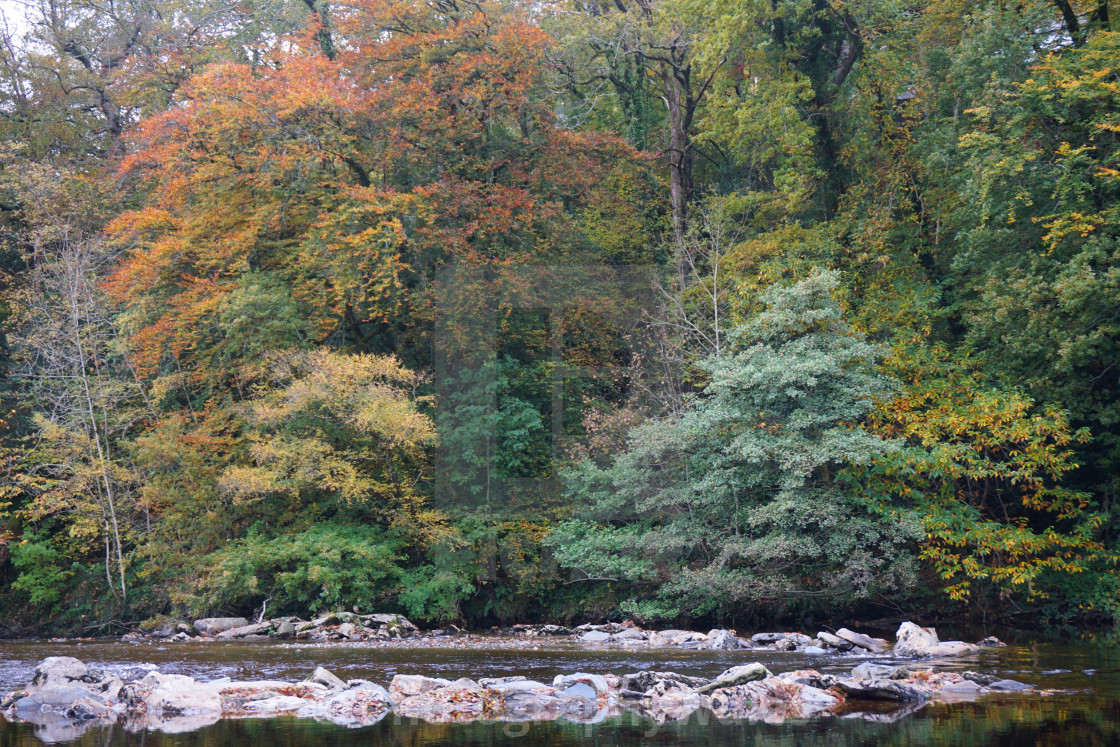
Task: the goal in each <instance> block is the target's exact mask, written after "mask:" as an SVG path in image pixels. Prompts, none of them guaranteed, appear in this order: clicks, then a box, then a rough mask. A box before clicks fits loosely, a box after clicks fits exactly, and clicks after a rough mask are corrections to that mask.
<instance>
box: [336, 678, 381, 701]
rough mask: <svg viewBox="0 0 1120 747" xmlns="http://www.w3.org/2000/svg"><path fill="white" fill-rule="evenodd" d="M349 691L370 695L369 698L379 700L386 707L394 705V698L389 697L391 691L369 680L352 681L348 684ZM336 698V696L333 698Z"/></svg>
mask: <svg viewBox="0 0 1120 747" xmlns="http://www.w3.org/2000/svg"><path fill="white" fill-rule="evenodd" d="M346 686H347V687H346V689H347V690H362V691H364V692H367V693H369V697H373V698H377V699H378V700H380V701H382V702H383V703H385V704H386V705H392V703H393V698H392V697H391V696H390V695H389V691H388V690H386V689H385V688H383V687H382V686H381V685H378V684H376V683H374V682H370V681H369V680H350V681H349V682H347V683H346ZM331 697H332V698H333V697H335V696H334V695H332V696H331Z"/></svg>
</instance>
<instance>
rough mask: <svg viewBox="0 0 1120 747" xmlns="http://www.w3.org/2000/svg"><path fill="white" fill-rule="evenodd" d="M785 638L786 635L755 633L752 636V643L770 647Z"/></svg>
mask: <svg viewBox="0 0 1120 747" xmlns="http://www.w3.org/2000/svg"><path fill="white" fill-rule="evenodd" d="M785 637H786V634H785V633H755V634H754V635H752V636H751V643H753V644H756V645H759V646H768V645H770V644H771V643H777V642H778V641H780V640H782V639H784V638H785Z"/></svg>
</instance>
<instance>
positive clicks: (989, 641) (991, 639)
mask: <svg viewBox="0 0 1120 747" xmlns="http://www.w3.org/2000/svg"><path fill="white" fill-rule="evenodd" d="M976 645H977V646H995V647H1001V646H1006V645H1007V644H1006V643H1004V642H1003V641H1001V640H1000V639H998V638H996V637H995V636H994V635H990V636H988V637H987V638H985V639H983V640H982V641H978V642H977V643H976Z"/></svg>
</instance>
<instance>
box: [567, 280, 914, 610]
mask: <svg viewBox="0 0 1120 747" xmlns="http://www.w3.org/2000/svg"><path fill="white" fill-rule="evenodd" d="M837 283H838V275H837V274H836V273H832V272H823V271H821V272H817V273H814V274H813V275H812V276H810V277H809V278H807V279H805V280H803V281H801V282H799V283H796V284H794V285H792V286H787V287H775V288H773V289H771V290H770V291H769V292H768V293H767V294H766V296H765V301H766V303H767V305H768V308H767V310H766V311H764V312H763V313H761V314H759V315H758V316H757V317H756V318H754V319H752V320H751V321H750V322H749V323H747V324H746V325H744V326H742V327H740V328H737V329H735V330H734V331H732V332H731V334H730V337H729V349H728V351H727V352H726V353H725V354H724V355H721V356H719V357H714V356H713V357H710V358H708V359H706V360H705V361H704V362H703V364H702V367H703V368H704V369H705V370H706V371H707V372H708V373H709V374H710V376H711V383H710V384H709V385H708V387H707V388H706V389H705V390H704V391H703V392H702V393H701V394H699V395H697V396H696V397H695V399H694V400H693V402H692V403H691V406H690V407H689V409H688V411H687V412H686V413H685V414H684V415H682V416H679V417H670V418H665V419H660V420H655V421H651V422H649V423H646V424H643V425H641V426H639V427H637V428H635V429H634V430H633V431H631V434H630V443H629V447H628V449H627V451H626V452H625V453H623V454H621V455H619V456H618V457H617V458H616V459H614V460H613V461H612V462H611V463H610V464H609V465H608V466H606V467H600V466H598V465H596V464H593V463H589V462H585V463H583V464H581V465H580V466H579V467H578V469H576V470H575V471H573V472H572V474H571V475H570V476H569V481H570V482H569V485H570V489H571V494H572V495H573V497H577V496H586V497H587V508H586V511H585V513H584V515H583V516H582V517H580V518H577V519H576V520H573V521H571V522H569V523H567V524H565V525H562V526H561V527H560V529H559V530H558V531H557V533H556V535H555V537H554V539H553V541H554V542H555V543H556V544H557V545H558V555H559V557H560V560H561V562H562V563H563V564H564V565H566V566H568V567H570V568H573V569H574V570H577V571H579V572H582V573H583V574H585V575H586V576H587V577H588V578H587V580H588V581H612V582H614V581H624V582H628V583H630V584H632V585H633V588H634V589H635V591H636V593H637V596H636V597H635V598H634V599H633V600H632V602H631V603H630V605H629V609H631V610H633V611H635V612H637V613H639V614H642V615H643V616H647V617H651V616H675V615H677V614H679V613H682V612H685V613H710V612H722V613H726V612H727V611H728V610H729V609H730V608H731V607H732V606H737V605H742V604H750V603H760V602H769V603H773V604H779V605H783V606H784V607H786V608H789V607H791V606H794V605H797V604H812V603H813V602H814V601H819V602H823V601H825V600H828V601H829V602H830V603H835V602H836V601H837V600H838V599H851V598H853V597H856V598H860V597H864V598H865V597H869V596H873V595H874V594H876V593H878V592H879V591H881V590H884V589H888V588H901V587H905V586H907V585H909V584H910V583H911V582H912V580H913V579H912V569H911V563H910V558H909V556H908V553H907V552H906V549H905V548H906V546H907V544H908V543H910V542H912V541H913V539H914V538H915V532H914V528H913V526H912V525H909V524H907V523H905V522H896V521H893V520H887V521H883V520H880V519H878V518H876V517H875V516H874V515H873V514H871V513H870V512H868V511H867V510H866V509H865V508H862V507H861V506H860V502H859V500H858V497H857V496H858V494H857V492H856V491H854V490H852V489H851V488H850V487H849V486H846V485H845V484H843V483H842V482H840V481H838V479H837V477H838V472H839V470H840V469H841V468H843V467H844V466H845V465H851V464H864V463H867V462H869V461H870V460H872V459H874V458H877V457H880V456H882V455H883V454H885V453H888V452H890V451H891V450H893V449H896V448H897V445H896V444H894V443H892V442H889V441H885V440H882V439H880V438H879V437H878V436H875V435H873V434H871V433H869V432H867V431H866V430H865V429H863V428H861V427H860V426H859V420H860V419H861V418H862V417H864V416H865V415H866V414H867V413H868V412H870V410H871V409H872V407H873V405H874V401H875V399H876V398H879V397H883V396H885V395H886V394H888V393H889V392H890V391H891V388H892V385H891V382H890V381H889V380H887V379H884V378H883V377H881V376H880V375H879V374H877V373H876V372H875V370H874V363H875V361H876V360H877V358H878V356H879V354H880V351H879V349H878V348H877V347H876V346H874V345H871V344H869V343H867V342H866V341H864V340H863V339H862V338H861V337H860V336H859V335H858V334H857V333H855V332H854V331H853V330H852V329H851V328H850V327H848V325H847V324H846V322H844V320H843V314H842V312H841V310H840V308H839V306H838V305H837V303H836V302H835V301H834V300H833V299H832V297H831V294H832V293H833V292H834V290H835V289H836V287H837ZM577 580H578V578H577Z"/></svg>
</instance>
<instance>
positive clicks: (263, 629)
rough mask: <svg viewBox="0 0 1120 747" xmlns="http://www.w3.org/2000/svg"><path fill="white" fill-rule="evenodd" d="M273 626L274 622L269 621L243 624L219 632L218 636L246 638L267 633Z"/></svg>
mask: <svg viewBox="0 0 1120 747" xmlns="http://www.w3.org/2000/svg"><path fill="white" fill-rule="evenodd" d="M270 628H272V623H271V622H269V621H265V622H259V623H254V624H253V625H242V626H240V627H237V628H229V629H228V630H223V631H222V632H220V633H218V634H217V635H216V636H215V637H216V638H223V639H230V638H244V637H245V636H247V635H260V634H261V633H267V632H268V631H269V629H270Z"/></svg>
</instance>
